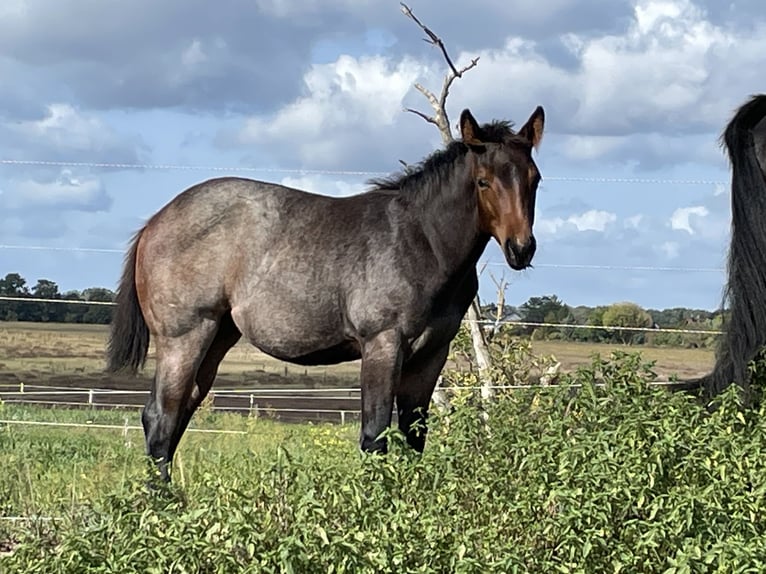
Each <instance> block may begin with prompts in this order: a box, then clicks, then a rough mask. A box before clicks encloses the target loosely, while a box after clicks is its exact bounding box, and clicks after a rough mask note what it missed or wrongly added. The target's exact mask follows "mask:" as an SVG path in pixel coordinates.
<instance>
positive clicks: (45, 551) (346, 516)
mask: <svg viewBox="0 0 766 574" xmlns="http://www.w3.org/2000/svg"><path fill="white" fill-rule="evenodd" d="M650 367H651V365H647V364H645V363H643V362H642V361H641V359H640V357H639V356H638V355H622V354H615V355H613V356H612V357H611V358H610V359H609V360H594V361H593V362H592V363H591V364H590V365H587V366H585V367H583V368H581V369H580V371H579V372H578V373H577V374H574V375H570V376H568V377H567V378H566V380H565V381H564V382H563V385H562V386H560V387H537V388H534V389H529V390H523V391H519V390H516V391H512V392H508V393H506V394H503V395H501V396H500V397H499V398H498V400H496V401H495V402H494V403H493V404H492V405H490V406H489V407H488V408H487V414H488V421H489V423H488V427H487V426H485V424H484V423H483V422H482V418H481V417H479V409H478V406H477V404H476V401H475V395H471V394H466V395H464V396H463V397H462V399H461V400H460V401H458V402H456V409H455V410H454V411H453V412H452V413H450V414H440V415H437V416H435V417H434V419H433V421H432V430H431V434H430V438H429V443H428V445H427V447H426V450H425V452H424V453H423V455H422V456H418V455H415V454H413V453H412V452H411V451H410V450H409V449H408V448H406V447H405V446H404V445H403V437H401V436H400V435H399V434H398V433H392V435H391V436H390V439H392V450H391V452H390V453H389V455H388V456H387V457H382V456H379V455H374V454H362V453H360V452H359V451H358V447H357V442H356V437H357V433H358V428H357V427H356V426H355V425H346V426H341V425H329V424H299V425H284V424H281V423H278V422H274V421H267V420H262V419H253V418H248V417H242V416H235V415H230V414H222V413H213V412H209V411H206V410H205V409H203V410H202V411H201V412H200V413H198V414H199V415H200V416H199V417H197V418H196V419H195V423H194V427H195V428H206V429H218V430H227V431H239V432H241V433H242V434H204V433H195V432H188V433H187V434H186V435H185V437H184V439H183V441H182V442H181V445H180V448H179V451H178V454H177V460H176V466H175V467H174V469H175V473H174V476H175V477H176V478H175V480H174V484H173V485H172V486H170V487H169V490H168V491H160V492H149V491H147V490H146V488H145V479H146V472H147V469H148V468H149V466H148V465H147V464H146V461H145V460H144V459H143V456H142V453H143V441H142V435H141V433H140V431H137V430H126V429H122V430H121V429H120V428H119V427H120V425H121V424H122V422H123V419H124V416H125V412H124V411H120V412H111V411H80V410H58V409H39V408H34V407H27V406H17V405H4V406H3V407H0V408H1V409H2V416H1V417H0V418H2V419H4V420H8V419H13V420H16V421H18V420H23V419H27V420H30V419H33V420H37V421H41V420H48V421H58V422H69V423H78V422H79V423H85V422H86V421H91V422H90V424H91V426H92V425H95V424H104V425H110V424H114V425H115V426H116V427H117V428H116V429H111V430H107V429H100V428H57V427H52V428H41V427H33V426H29V427H28V426H24V425H17V424H3V425H1V426H0V450H2V452H3V465H4V472H3V473H1V474H0V501H2V502H0V510H1V513H0V514H1V515H2V520H0V546H1V547H2V549H3V556H2V557H0V571H2V572H4V573H9V574H10V573H13V574H15V573H21V572H23V573H25V574H27V573H29V574H31V573H37V572H75V571H76V572H120V573H130V572H158V573H159V572H211V573H212V572H235V571H236V572H296V573H298V572H355V573H357V572H358V573H368V572H369V573H373V572H376V573H377V572H383V573H385V572H402V571H406V572H461V573H469V572H471V573H472V572H477V573H478V572H481V573H483V572H664V573H680V572H759V571H762V570H763V567H764V564H766V552H764V548H766V544H764V543H765V542H766V519H764V516H766V513H764V508H763V505H764V500H766V498H765V497H764V493H766V459H764V457H763V456H762V453H763V451H764V447H766V424H764V421H766V418H764V417H766V412H764V410H763V409H761V410H759V411H746V412H742V411H741V410H739V409H738V408H737V404H736V395H735V393H734V392H727V393H724V395H723V396H722V397H721V398H720V401H721V404H720V408H718V409H717V410H716V411H715V412H713V413H712V414H710V413H708V412H707V411H706V410H705V409H704V408H703V407H702V406H701V405H700V404H698V403H697V402H696V401H695V400H694V399H692V398H690V397H689V396H687V395H683V394H680V393H676V394H670V393H668V392H667V391H666V390H663V389H661V388H657V387H649V386H647V384H646V383H647V382H648V381H649V380H651V379H652V378H653V375H652V374H651V368H650ZM594 381H598V382H600V383H603V385H604V386H594V385H593V384H592V383H593V382H594ZM571 385H578V387H573V386H571ZM579 385H582V387H579ZM132 416H133V417H134V418H132V419H131V423H133V422H136V421H137V413H133V415H132ZM22 519H23V520H22Z"/></svg>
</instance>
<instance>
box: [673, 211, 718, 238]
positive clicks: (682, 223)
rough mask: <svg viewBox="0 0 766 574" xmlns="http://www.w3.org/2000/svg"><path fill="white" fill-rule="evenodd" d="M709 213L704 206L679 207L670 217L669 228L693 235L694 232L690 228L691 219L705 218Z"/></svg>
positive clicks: (691, 227)
mask: <svg viewBox="0 0 766 574" xmlns="http://www.w3.org/2000/svg"><path fill="white" fill-rule="evenodd" d="M708 213H709V211H708V209H707V207H705V206H704V205H696V206H693V207H679V208H678V209H676V210H675V211H674V212H673V215H671V216H670V228H671V229H674V230H676V231H686V232H687V233H688V234H689V235H694V233H695V230H694V228H693V226H692V223H693V220H692V217H694V216H696V217H699V218H702V217H707V215H708Z"/></svg>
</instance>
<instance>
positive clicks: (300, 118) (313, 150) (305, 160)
mask: <svg viewBox="0 0 766 574" xmlns="http://www.w3.org/2000/svg"><path fill="white" fill-rule="evenodd" d="M424 70H425V69H424V67H423V66H422V65H421V64H418V63H417V62H416V61H414V60H412V59H410V58H405V59H404V60H402V61H400V62H398V63H392V62H390V61H388V60H387V59H385V58H383V57H379V56H371V57H366V56H365V57H361V58H354V57H351V56H341V57H340V58H338V59H337V60H336V61H334V62H332V63H329V64H316V65H314V66H312V68H311V70H309V72H308V73H307V74H306V76H305V78H304V82H305V85H306V90H307V94H306V95H305V96H303V97H301V98H298V99H297V100H295V101H293V102H292V103H290V104H288V105H286V106H285V107H283V108H282V109H281V110H279V111H278V112H276V113H274V114H271V115H267V116H254V117H251V118H249V119H247V120H246V121H245V122H244V125H243V126H242V127H241V128H240V129H238V130H235V131H233V132H232V131H228V132H227V131H222V132H221V133H220V134H219V137H218V144H219V146H221V147H222V148H224V149H230V148H231V147H233V146H245V147H247V148H250V149H253V148H256V149H258V150H259V151H260V152H261V153H264V154H266V155H269V156H270V157H272V158H273V160H274V161H275V162H280V163H281V161H289V162H290V163H292V164H296V163H298V164H300V165H303V166H308V167H311V168H320V169H322V168H324V169H332V168H341V169H348V168H349V166H354V168H356V169H365V168H367V169H381V167H382V166H383V165H388V166H393V165H395V159H394V158H395V157H396V155H394V154H395V153H397V154H399V158H402V159H404V158H406V159H405V161H408V162H411V163H414V162H416V161H418V160H419V159H420V157H422V155H425V154H424V153H423V151H416V150H421V149H422V143H418V142H413V141H412V138H409V137H407V135H406V134H403V133H400V132H398V131H397V130H396V128H394V129H393V130H392V129H390V128H391V127H392V126H400V125H402V124H404V123H405V119H404V118H406V120H407V123H409V124H410V125H409V128H410V129H412V126H413V125H418V126H419V125H420V124H421V123H424V122H422V121H421V120H420V119H419V118H415V117H414V116H409V115H405V114H404V113H403V111H402V107H403V101H404V99H405V96H406V95H407V94H408V92H410V91H411V90H412V89H413V87H412V85H413V82H414V81H415V80H416V78H417V77H418V76H419V74H421V73H423V72H424ZM431 128H432V126H431ZM429 132H431V135H432V136H434V137H438V135H437V132H436V131H435V130H433V129H429ZM397 148H398V149H397ZM395 149H397V151H396V152H394V151H393V150H395ZM384 151H385V154H384V153H383V152H384ZM416 154H417V155H416ZM386 156H388V157H386ZM413 156H414V159H413Z"/></svg>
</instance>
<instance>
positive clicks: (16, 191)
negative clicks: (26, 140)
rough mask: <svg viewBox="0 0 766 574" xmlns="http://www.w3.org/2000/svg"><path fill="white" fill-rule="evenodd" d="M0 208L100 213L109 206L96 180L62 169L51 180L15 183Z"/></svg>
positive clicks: (99, 182) (4, 195)
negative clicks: (56, 176) (55, 177)
mask: <svg viewBox="0 0 766 574" xmlns="http://www.w3.org/2000/svg"><path fill="white" fill-rule="evenodd" d="M0 205H2V206H3V207H5V208H7V209H9V210H27V209H29V210H40V209H57V210H74V211H102V210H106V209H108V207H109V206H110V205H111V198H110V197H109V196H108V195H107V194H106V190H105V189H104V185H103V183H102V182H101V180H100V179H98V178H95V177H78V176H76V175H74V174H73V173H72V172H71V171H69V170H63V171H62V172H61V173H60V174H59V177H58V178H57V179H55V180H52V181H36V180H31V179H28V180H23V181H19V182H15V183H14V184H12V185H11V186H10V188H9V189H8V190H6V192H5V193H3V195H2V197H0Z"/></svg>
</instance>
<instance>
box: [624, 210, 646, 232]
mask: <svg viewBox="0 0 766 574" xmlns="http://www.w3.org/2000/svg"><path fill="white" fill-rule="evenodd" d="M643 219H644V216H643V215H642V214H640V213H639V214H637V215H632V216H631V217H626V218H625V222H624V225H625V228H626V229H639V226H640V225H641V221H642V220H643Z"/></svg>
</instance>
